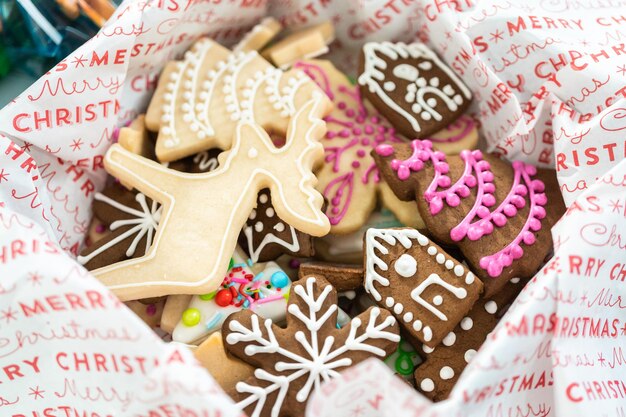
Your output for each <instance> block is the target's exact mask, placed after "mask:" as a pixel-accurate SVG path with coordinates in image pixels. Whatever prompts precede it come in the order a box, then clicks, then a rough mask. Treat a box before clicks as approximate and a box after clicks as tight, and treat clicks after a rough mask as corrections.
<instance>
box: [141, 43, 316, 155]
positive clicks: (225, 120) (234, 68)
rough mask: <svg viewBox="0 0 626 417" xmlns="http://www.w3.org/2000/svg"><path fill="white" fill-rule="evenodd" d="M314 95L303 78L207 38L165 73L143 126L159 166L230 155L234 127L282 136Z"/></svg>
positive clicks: (313, 89) (314, 87) (310, 84)
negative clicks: (209, 154) (153, 136)
mask: <svg viewBox="0 0 626 417" xmlns="http://www.w3.org/2000/svg"><path fill="white" fill-rule="evenodd" d="M316 91H319V89H318V88H317V87H316V85H315V84H314V83H312V82H311V80H310V79H309V78H308V77H306V76H305V75H304V74H303V73H302V72H299V71H289V72H287V73H283V71H281V70H279V69H276V68H274V67H273V66H272V65H270V64H269V63H268V62H267V61H265V60H264V59H263V58H262V57H261V56H260V55H259V54H258V53H257V52H256V51H249V52H231V51H229V50H228V49H226V48H224V47H222V46H220V45H219V44H217V43H216V42H213V41H212V40H210V39H208V38H203V39H200V40H199V41H197V42H196V43H195V44H194V45H193V47H192V48H191V49H190V50H189V51H187V52H186V53H185V56H184V59H183V60H182V61H176V62H170V63H168V64H167V66H166V67H165V69H164V71H163V73H162V74H161V77H160V78H159V84H158V85H157V89H156V91H155V94H154V97H153V99H152V101H151V102H150V107H149V108H148V112H147V114H146V125H147V126H148V128H149V129H150V130H153V131H158V132H159V134H158V137H157V143H156V155H157V157H158V159H159V160H160V161H162V162H169V161H174V160H177V159H181V158H183V157H185V156H190V155H193V154H195V153H197V152H200V151H203V150H207V149H211V148H219V149H229V148H230V147H231V144H232V141H233V138H234V137H235V130H236V126H237V124H238V123H239V122H249V123H254V124H257V125H259V126H260V127H261V128H263V129H265V130H270V131H273V132H277V133H281V134H284V133H285V132H286V130H287V125H288V123H289V121H290V119H291V118H292V117H293V115H294V114H295V113H296V112H297V111H298V110H299V109H300V108H301V107H302V106H303V105H304V104H305V103H307V102H309V101H310V100H311V98H312V97H313V93H314V92H316Z"/></svg>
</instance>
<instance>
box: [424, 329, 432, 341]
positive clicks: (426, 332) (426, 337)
mask: <svg viewBox="0 0 626 417" xmlns="http://www.w3.org/2000/svg"><path fill="white" fill-rule="evenodd" d="M432 338H433V331H432V329H431V328H430V327H428V326H426V327H424V340H425V341H427V342H430V341H431V340H432Z"/></svg>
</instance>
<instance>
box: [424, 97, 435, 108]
mask: <svg viewBox="0 0 626 417" xmlns="http://www.w3.org/2000/svg"><path fill="white" fill-rule="evenodd" d="M426 103H427V104H428V105H429V106H430V107H435V106H436V105H437V100H436V99H435V98H433V97H431V98H429V99H428V100H426Z"/></svg>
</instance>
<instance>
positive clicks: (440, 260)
mask: <svg viewBox="0 0 626 417" xmlns="http://www.w3.org/2000/svg"><path fill="white" fill-rule="evenodd" d="M435 260H436V261H437V263H438V264H443V263H444V262H445V261H446V257H445V255H444V254H443V253H438V254H437V256H436V257H435Z"/></svg>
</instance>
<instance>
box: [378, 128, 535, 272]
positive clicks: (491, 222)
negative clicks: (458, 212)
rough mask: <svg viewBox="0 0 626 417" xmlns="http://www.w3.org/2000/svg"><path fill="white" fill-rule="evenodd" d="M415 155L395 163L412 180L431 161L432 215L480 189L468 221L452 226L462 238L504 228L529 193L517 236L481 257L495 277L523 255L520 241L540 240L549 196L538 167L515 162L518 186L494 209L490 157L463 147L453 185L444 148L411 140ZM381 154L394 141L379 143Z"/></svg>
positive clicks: (387, 151)
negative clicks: (525, 215) (462, 165)
mask: <svg viewBox="0 0 626 417" xmlns="http://www.w3.org/2000/svg"><path fill="white" fill-rule="evenodd" d="M411 148H412V149H413V154H412V155H411V156H410V157H409V158H408V159H406V160H399V159H392V161H391V163H390V166H391V168H392V169H393V170H394V171H396V174H397V176H398V178H399V179H400V180H402V181H405V180H407V179H408V178H409V177H410V176H411V174H412V173H416V172H419V171H421V170H422V169H423V168H424V165H425V163H427V162H430V163H432V166H433V169H434V174H435V175H434V178H433V180H432V181H431V183H430V184H429V185H428V187H427V188H426V191H424V199H425V200H426V202H428V205H429V210H430V212H431V214H433V215H436V214H437V213H439V212H440V211H441V210H442V209H443V207H444V203H445V204H447V205H448V206H450V207H457V206H458V205H459V204H460V203H461V199H463V198H467V197H469V196H470V194H471V191H470V189H474V188H475V189H476V198H475V201H474V204H473V206H472V208H471V209H470V211H469V212H468V213H467V215H466V216H465V217H464V218H463V220H462V221H461V222H460V223H459V224H458V225H456V226H455V227H453V228H452V229H451V230H450V238H451V239H452V240H453V241H455V242H459V241H461V240H463V239H464V238H465V237H467V238H468V239H469V240H471V241H476V240H479V239H481V238H482V237H483V236H488V235H490V234H491V233H492V232H493V230H494V226H497V227H502V226H504V225H506V224H507V221H508V219H509V218H511V217H514V216H515V215H517V212H518V210H519V209H521V208H523V207H525V205H526V197H528V200H529V202H530V210H529V216H528V218H527V219H526V222H525V223H524V226H523V227H522V229H521V230H520V232H519V233H518V235H517V236H516V237H515V238H514V239H513V240H512V241H511V242H510V243H509V244H508V245H507V246H506V247H505V248H503V249H501V250H500V251H498V252H496V253H494V254H492V255H488V256H484V257H482V258H481V259H480V267H481V268H483V269H485V270H486V271H487V273H488V274H489V275H490V276H491V277H497V276H499V275H500V274H501V273H502V270H503V269H504V268H505V267H509V266H511V264H512V263H513V261H514V260H516V259H519V258H521V257H522V255H523V254H524V250H523V249H522V247H521V246H520V244H521V242H524V244H526V245H528V246H530V245H532V244H534V243H535V235H534V233H533V232H537V231H539V230H540V229H541V219H543V218H544V217H545V216H546V210H545V208H544V207H543V206H544V205H545V204H546V203H547V197H546V195H545V194H544V193H543V191H544V188H545V186H544V184H543V182H542V181H541V180H538V179H531V176H534V175H536V173H537V169H536V168H535V167H534V166H532V165H528V164H525V163H523V162H521V161H514V162H513V163H512V167H513V173H514V177H513V185H512V187H511V190H510V191H509V193H508V194H507V196H506V197H505V198H504V199H503V200H502V202H501V203H500V204H499V205H498V206H497V207H495V208H494V209H493V210H492V209H491V207H493V206H495V204H496V198H495V196H494V195H493V193H494V192H495V190H496V184H494V178H495V177H494V174H493V172H492V171H491V166H490V164H489V162H487V161H485V160H483V156H482V152H481V151H478V150H474V151H469V150H464V151H462V152H461V154H460V157H461V159H462V160H463V161H464V162H465V168H464V170H463V173H462V175H461V176H460V177H459V179H458V180H457V181H456V182H455V183H454V184H452V181H451V179H450V177H448V176H447V175H446V174H447V173H448V171H449V166H448V163H447V162H446V156H445V154H443V153H442V152H439V151H433V149H432V143H431V142H430V141H428V140H413V141H411ZM376 153H378V154H379V155H381V156H385V157H389V156H391V155H393V153H394V149H393V147H392V146H390V145H386V144H384V145H380V146H378V147H377V148H376Z"/></svg>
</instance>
